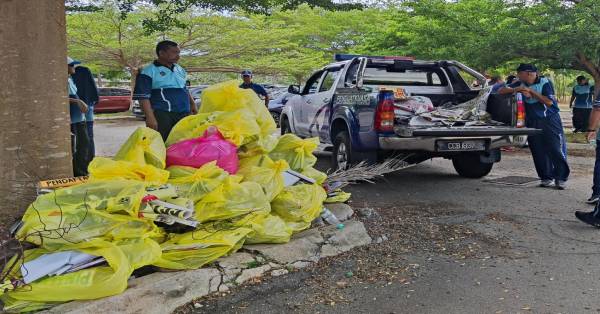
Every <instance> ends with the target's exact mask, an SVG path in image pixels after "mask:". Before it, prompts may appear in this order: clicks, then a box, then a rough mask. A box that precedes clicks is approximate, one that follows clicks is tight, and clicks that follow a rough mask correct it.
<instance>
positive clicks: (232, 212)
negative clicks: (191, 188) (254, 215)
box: [195, 176, 271, 222]
mask: <svg viewBox="0 0 600 314" xmlns="http://www.w3.org/2000/svg"><path fill="white" fill-rule="evenodd" d="M241 180H242V177H240V176H229V177H227V178H226V179H225V180H224V181H223V184H221V185H220V186H219V187H217V188H216V189H214V190H213V191H212V192H210V193H208V194H207V195H206V196H204V197H203V198H202V199H201V200H200V201H199V202H197V203H196V206H195V208H196V219H197V220H198V221H200V222H206V221H213V220H221V219H228V218H233V217H237V216H241V215H245V214H248V213H251V212H266V213H268V212H270V211H271V206H270V205H269V200H268V199H267V197H266V195H265V193H264V192H263V190H262V187H261V186H260V185H259V184H258V183H255V182H242V183H240V181H241Z"/></svg>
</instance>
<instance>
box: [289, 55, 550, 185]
mask: <svg viewBox="0 0 600 314" xmlns="http://www.w3.org/2000/svg"><path fill="white" fill-rule="evenodd" d="M472 83H475V84H478V85H479V86H480V87H472ZM485 85H486V82H485V77H484V76H483V75H481V74H479V73H477V72H476V71H474V70H472V69H470V68H468V67H466V66H464V65H463V64H461V63H458V62H454V61H417V60H412V59H410V58H403V57H367V56H349V55H342V56H338V58H337V62H335V63H332V64H330V65H328V66H326V67H324V68H322V69H321V70H319V71H317V72H315V73H314V74H313V75H312V76H311V77H310V78H309V79H308V81H307V82H306V84H304V85H303V86H302V88H301V87H300V86H295V85H292V86H290V88H289V91H290V92H291V93H294V94H296V95H294V96H293V97H291V98H290V100H289V101H288V104H287V106H286V107H285V108H284V110H283V112H282V115H281V130H282V133H289V132H293V133H295V134H297V135H299V136H300V137H312V136H318V137H319V138H320V140H321V142H323V143H330V144H333V163H334V166H335V167H337V168H345V167H348V166H350V165H352V164H355V163H357V162H360V161H362V160H369V161H376V160H377V159H378V158H382V157H385V156H389V155H391V154H393V155H396V156H398V155H399V156H404V158H407V160H408V161H410V162H415V163H417V162H421V161H423V160H426V159H429V158H433V157H444V158H449V159H452V161H453V164H454V167H455V169H456V170H457V172H458V173H459V174H460V175H462V176H465V177H482V176H485V175H486V174H488V173H489V172H490V171H491V169H492V166H493V163H494V162H497V161H499V160H500V148H501V147H505V146H514V145H522V144H524V142H525V141H526V136H527V135H531V134H535V133H536V132H539V130H535V129H529V128H522V127H521V128H518V127H516V126H517V122H518V120H519V119H521V120H522V119H524V113H523V112H517V106H516V105H515V104H514V101H513V99H512V97H511V96H501V95H497V94H489V93H486V90H485V89H484V90H482V88H484V87H485Z"/></svg>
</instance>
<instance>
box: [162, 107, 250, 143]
mask: <svg viewBox="0 0 600 314" xmlns="http://www.w3.org/2000/svg"><path fill="white" fill-rule="evenodd" d="M210 126H216V127H217V129H219V132H221V134H222V135H223V137H224V138H225V139H226V140H228V141H230V142H232V143H233V144H235V145H236V146H240V145H242V144H245V143H247V142H249V141H252V140H254V139H256V138H258V137H259V135H260V132H261V130H260V127H259V125H258V124H257V123H256V117H255V116H254V114H253V113H252V112H251V111H250V110H248V109H240V110H236V111H232V112H223V111H219V112H213V113H211V114H200V115H197V117H196V116H188V117H186V118H184V119H182V120H181V121H179V123H177V125H175V127H174V128H173V130H172V131H171V133H170V134H169V138H168V139H167V145H168V146H171V145H173V144H175V143H177V142H180V141H183V140H187V139H192V138H198V137H201V136H203V135H204V132H205V131H206V130H207V129H208V127H210Z"/></svg>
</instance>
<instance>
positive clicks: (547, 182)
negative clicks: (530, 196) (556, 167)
mask: <svg viewBox="0 0 600 314" xmlns="http://www.w3.org/2000/svg"><path fill="white" fill-rule="evenodd" d="M539 186H540V187H543V188H549V187H551V186H552V180H542V181H541V182H540V185H539Z"/></svg>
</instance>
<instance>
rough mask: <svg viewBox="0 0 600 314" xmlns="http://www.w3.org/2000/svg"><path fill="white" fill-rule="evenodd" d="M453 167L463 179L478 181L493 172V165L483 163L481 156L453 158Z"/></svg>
mask: <svg viewBox="0 0 600 314" xmlns="http://www.w3.org/2000/svg"><path fill="white" fill-rule="evenodd" d="M452 165H454V169H455V170H456V172H457V173H458V175H460V176H461V177H465V178H471V179H477V178H481V177H485V176H486V175H487V174H488V173H490V171H492V167H493V166H494V164H493V163H485V162H481V159H480V157H479V154H461V155H458V156H456V157H454V158H452Z"/></svg>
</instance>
